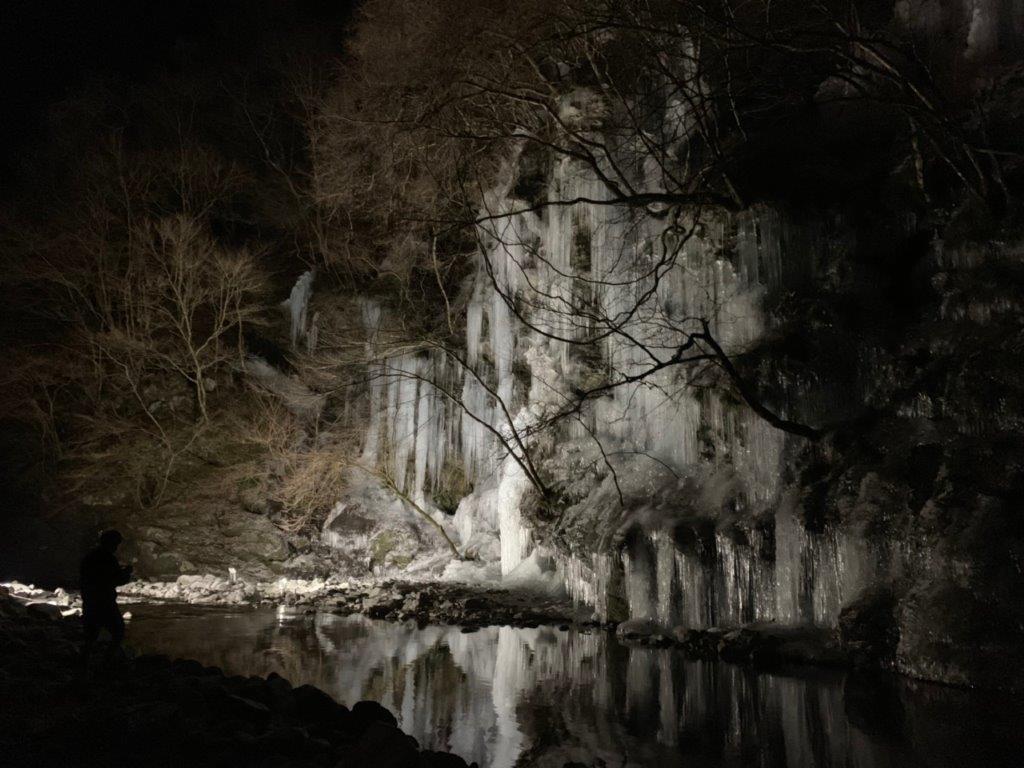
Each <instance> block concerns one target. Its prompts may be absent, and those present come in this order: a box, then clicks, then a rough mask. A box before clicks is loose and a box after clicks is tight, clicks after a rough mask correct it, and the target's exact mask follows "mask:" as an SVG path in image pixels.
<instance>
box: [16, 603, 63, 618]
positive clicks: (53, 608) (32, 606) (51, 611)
mask: <svg viewBox="0 0 1024 768" xmlns="http://www.w3.org/2000/svg"><path fill="white" fill-rule="evenodd" d="M25 610H26V612H27V613H28V614H29V615H30V616H36V617H38V618H40V619H49V620H50V621H56V620H58V619H61V618H63V616H62V614H61V610H60V606H58V605H50V604H49V603H29V604H28V605H27V606H25Z"/></svg>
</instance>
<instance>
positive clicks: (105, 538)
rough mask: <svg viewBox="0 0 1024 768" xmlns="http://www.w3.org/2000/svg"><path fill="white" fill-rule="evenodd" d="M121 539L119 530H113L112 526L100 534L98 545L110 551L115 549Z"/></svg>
mask: <svg viewBox="0 0 1024 768" xmlns="http://www.w3.org/2000/svg"><path fill="white" fill-rule="evenodd" d="M121 541H122V536H121V534H120V532H118V531H115V530H114V529H113V528H111V529H109V530H106V531H104V532H103V533H101V534H100V546H101V547H103V549H106V550H108V551H110V552H114V551H116V550H117V548H118V546H120V544H121Z"/></svg>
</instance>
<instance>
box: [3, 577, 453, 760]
mask: <svg viewBox="0 0 1024 768" xmlns="http://www.w3.org/2000/svg"><path fill="white" fill-rule="evenodd" d="M78 634H79V626H78V622H77V621H76V620H74V619H62V618H59V615H54V613H53V612H47V611H45V610H42V609H40V608H38V607H37V606H26V605H25V604H24V603H22V602H20V601H17V600H15V599H14V598H12V597H10V596H9V595H7V594H6V593H5V594H0V701H3V702H4V706H3V707H0V754H2V755H3V758H2V762H3V764H4V765H7V766H11V768H15V767H20V766H33V768H42V767H45V766H54V767H56V766H62V767H66V766H70V765H74V766H101V765H102V766H122V765H123V766H142V765H144V766H151V767H152V766H157V767H160V766H168V768H170V766H176V767H177V766H210V767H211V768H213V767H214V766H218V767H219V766H224V767H225V768H226V767H227V766H238V765H246V766H267V767H268V768H269V767H270V766H273V767H275V768H276V767H278V766H280V767H282V768H284V767H287V766H300V765H301V766H331V767H332V768H347V767H349V766H351V767H353V768H355V767H357V766H358V767H362V766H367V767H369V766H373V767H374V768H460V766H461V767H462V768H466V762H465V761H464V760H462V759H461V758H459V757H457V756H455V755H451V754H447V753H440V752H428V751H422V750H420V749H419V746H418V744H417V743H416V740H415V739H413V738H412V737H410V736H407V735H406V734H404V733H402V731H401V730H399V729H398V728H397V724H396V719H395V717H394V715H392V714H391V713H390V712H389V711H388V710H387V709H385V708H384V707H382V706H380V705H379V704H377V703H375V702H371V701H361V702H358V703H356V704H355V705H354V706H352V708H351V709H349V708H348V707H346V706H344V705H342V704H339V703H337V702H335V701H334V700H333V699H332V698H331V697H330V696H328V695H327V694H326V693H324V692H323V691H321V690H319V689H317V688H314V687H312V686H308V685H303V686H299V687H293V686H292V685H291V684H290V683H289V682H288V681H287V680H285V679H284V678H282V677H279V676H276V675H270V676H269V677H267V678H259V677H239V676H228V675H225V674H224V672H223V671H221V670H220V669H217V668H212V667H204V666H203V665H201V664H200V663H198V662H195V661H186V660H171V659H168V658H164V657H159V656H142V657H139V658H137V659H134V660H125V661H122V662H119V663H116V664H112V665H109V668H108V665H104V664H98V663H97V664H93V665H91V667H90V668H89V669H86V668H85V667H84V666H83V664H82V662H81V658H80V656H79V651H78V645H77V640H78ZM96 661H97V662H99V660H98V659H97V660H96Z"/></svg>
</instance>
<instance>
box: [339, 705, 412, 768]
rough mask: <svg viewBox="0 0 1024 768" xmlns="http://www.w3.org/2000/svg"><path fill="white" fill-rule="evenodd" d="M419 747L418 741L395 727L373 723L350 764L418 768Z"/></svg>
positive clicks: (368, 727) (353, 754) (379, 767)
mask: <svg viewBox="0 0 1024 768" xmlns="http://www.w3.org/2000/svg"><path fill="white" fill-rule="evenodd" d="M357 706H358V705H357ZM378 706H379V705H378ZM418 746H419V745H418V744H417V743H416V739H414V738H412V737H411V736H406V735H405V734H404V733H402V732H401V731H400V730H398V728H396V727H395V726H393V725H388V724H386V723H382V722H373V723H370V724H369V725H368V726H367V728H366V731H365V732H364V733H363V735H362V736H361V737H360V739H359V741H358V742H357V743H356V745H355V748H354V749H353V750H352V757H351V761H350V763H351V764H352V765H365V766H371V765H372V766H373V768H418V766H419V765H420V760H419V758H420V755H419V753H418V752H417V749H418Z"/></svg>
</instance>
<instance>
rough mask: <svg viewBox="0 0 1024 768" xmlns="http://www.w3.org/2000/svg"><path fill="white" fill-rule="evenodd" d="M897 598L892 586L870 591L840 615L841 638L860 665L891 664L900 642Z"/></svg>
mask: <svg viewBox="0 0 1024 768" xmlns="http://www.w3.org/2000/svg"><path fill="white" fill-rule="evenodd" d="M896 605H897V604H896V597H895V595H894V594H893V592H892V590H891V589H888V588H879V589H874V590H869V591H867V592H865V593H863V594H861V595H860V596H859V597H857V598H856V599H855V600H854V601H853V602H851V603H850V604H849V605H847V606H846V607H845V608H843V610H842V612H840V614H839V638H840V641H841V643H842V645H843V647H844V648H845V649H846V650H847V651H849V652H850V653H851V654H853V657H854V660H855V661H856V662H857V663H860V664H872V663H874V664H885V665H887V664H891V663H892V662H893V660H894V659H895V656H896V647H897V645H898V644H899V626H898V625H897V617H896Z"/></svg>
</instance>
